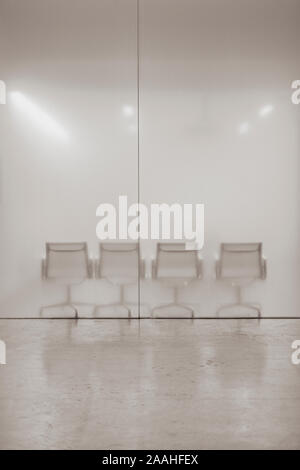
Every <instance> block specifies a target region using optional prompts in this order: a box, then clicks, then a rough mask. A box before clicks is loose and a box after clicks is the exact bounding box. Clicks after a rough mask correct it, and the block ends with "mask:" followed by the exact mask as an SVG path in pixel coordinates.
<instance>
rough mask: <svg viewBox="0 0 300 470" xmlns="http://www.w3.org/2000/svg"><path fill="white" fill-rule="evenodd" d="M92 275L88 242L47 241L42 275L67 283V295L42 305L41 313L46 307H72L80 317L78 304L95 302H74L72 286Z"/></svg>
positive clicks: (47, 278)
mask: <svg viewBox="0 0 300 470" xmlns="http://www.w3.org/2000/svg"><path fill="white" fill-rule="evenodd" d="M92 276H93V269H92V262H91V261H90V260H89V257H88V248H87V243H86V242H78V243H46V258H45V259H44V260H42V277H43V279H44V280H47V281H54V282H57V283H60V284H63V285H65V286H66V288H67V295H66V300H65V301H64V302H60V303H57V304H50V305H44V306H42V307H41V309H40V315H42V314H43V311H44V310H45V309H49V308H59V307H63V308H65V307H70V308H71V310H72V311H73V312H74V315H75V318H78V310H77V307H78V306H91V305H93V304H90V303H83V302H73V301H72V296H71V286H72V285H75V284H80V283H82V282H83V281H84V280H85V279H89V278H91V277H92ZM75 305H76V306H75Z"/></svg>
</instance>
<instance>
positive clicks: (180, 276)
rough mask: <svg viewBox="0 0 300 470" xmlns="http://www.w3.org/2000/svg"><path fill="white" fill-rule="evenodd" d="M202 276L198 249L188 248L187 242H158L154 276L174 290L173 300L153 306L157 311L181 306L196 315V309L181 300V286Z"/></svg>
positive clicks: (153, 270)
mask: <svg viewBox="0 0 300 470" xmlns="http://www.w3.org/2000/svg"><path fill="white" fill-rule="evenodd" d="M201 277H202V260H201V259H200V257H199V251H198V250H187V249H186V244H185V243H158V244H157V251H156V259H155V260H152V278H153V279H156V280H159V281H162V282H163V283H164V284H166V285H167V286H168V287H171V288H172V289H173V290H174V297H173V299H174V300H173V301H172V302H170V303H167V304H162V305H158V306H156V307H154V308H153V310H152V316H154V315H155V312H157V311H160V310H165V309H169V308H170V307H171V308H172V307H175V308H176V307H179V308H181V309H183V310H185V311H186V312H188V313H189V314H190V315H191V317H192V318H193V317H194V310H193V308H191V307H190V306H189V305H187V304H185V303H182V302H179V299H178V294H179V289H180V287H185V286H187V285H188V284H190V283H191V282H192V281H194V280H196V279H200V278H201Z"/></svg>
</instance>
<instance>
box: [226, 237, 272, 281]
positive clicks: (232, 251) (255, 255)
mask: <svg viewBox="0 0 300 470" xmlns="http://www.w3.org/2000/svg"><path fill="white" fill-rule="evenodd" d="M219 277H220V278H222V279H262V278H263V262H262V243H222V244H221V253H220V266H219Z"/></svg>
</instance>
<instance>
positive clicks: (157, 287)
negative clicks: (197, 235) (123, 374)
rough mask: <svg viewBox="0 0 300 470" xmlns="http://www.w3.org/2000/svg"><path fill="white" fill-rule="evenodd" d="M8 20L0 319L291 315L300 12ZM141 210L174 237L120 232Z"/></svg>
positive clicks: (180, 8)
mask: <svg viewBox="0 0 300 470" xmlns="http://www.w3.org/2000/svg"><path fill="white" fill-rule="evenodd" d="M0 8H1V15H0V18H1V20H0V21H1V27H0V73H1V76H0V80H2V81H3V82H4V83H5V84H6V104H5V105H0V135H1V152H0V157H1V168H0V170H1V173H0V178H1V179H0V183H1V189H0V191H1V196H0V221H1V235H0V236H1V243H0V250H1V263H0V273H1V274H0V276H1V279H0V281H1V285H0V316H1V317H2V318H4V317H8V318H14V317H18V318H20V317H26V318H31V317H34V318H35V317H38V318H53V317H55V318H65V317H67V318H75V317H78V318H159V317H164V318H178V317H179V318H204V317H212V318H215V317H224V316H230V317H249V316H250V317H259V316H261V317H293V316H299V306H300V305H299V304H300V297H299V294H298V283H299V278H300V276H299V274H300V273H299V264H298V260H299V255H300V252H299V250H300V248H299V242H298V233H299V210H298V206H299V168H298V159H299V116H300V107H298V106H296V105H295V104H293V102H292V100H291V96H292V92H293V90H292V88H291V83H292V82H293V80H296V79H297V78H299V76H298V75H299V66H300V64H299V54H298V52H297V45H298V44H299V39H300V38H299V35H300V33H299V27H298V24H297V18H298V16H299V13H300V8H299V2H297V1H295V0H276V1H275V2H274V1H273V0H260V1H258V0H257V1H253V0H244V1H242V2H241V1H238V0H226V1H220V0H201V1H198V0H151V1H150V0H139V1H138V0H125V1H124V0H116V1H114V2H112V1H111V0H100V1H97V0H86V1H84V2H83V1H82V0H76V1H74V0H63V1H61V0H60V1H58V0H44V1H43V2H39V1H37V0H24V1H22V2H17V1H12V0H1V2H0ZM136 203H142V204H143V205H144V206H145V207H146V208H148V212H149V213H151V205H153V204H159V205H165V208H167V211H168V210H169V211H170V214H169V215H170V220H171V223H170V224H169V227H170V234H169V236H168V234H167V236H162V233H161V232H160V233H159V236H155V237H152V239H151V232H150V231H148V234H147V235H148V236H144V235H143V236H142V233H141V231H140V233H139V236H138V237H133V239H129V240H125V238H126V237H124V233H123V235H122V233H121V236H120V231H121V232H122V227H123V229H124V230H127V228H128V227H126V224H125V226H123V225H122V223H123V222H124V220H123V219H122V215H121V214H123V215H124V217H125V215H126V214H127V212H126V211H127V209H128V208H129V207H130V205H131V204H136ZM105 204H106V205H105ZM107 204H109V205H110V206H109V207H108V206H107ZM174 204H177V205H179V206H180V207H181V208H182V209H183V207H184V204H192V205H193V210H194V208H195V205H197V204H204V214H205V216H204V245H203V247H202V245H201V243H200V244H197V243H194V242H193V241H188V243H187V240H186V239H185V238H184V236H183V237H182V239H179V237H177V238H176V237H175V236H174V231H172V229H173V228H174V220H173V219H172V217H173V209H174ZM125 206H126V207H127V209H126V207H125ZM140 210H141V208H140ZM136 214H137V213H136V207H133V208H132V212H131V213H130V214H129V217H128V219H127V218H126V223H127V222H129V223H130V221H132V220H133V219H134V216H136ZM108 215H109V217H112V219H109V217H108ZM105 216H107V217H108V218H107V219H106V223H105ZM121 219H122V220H123V221H121ZM109 220H110V221H112V220H115V221H116V227H115V231H114V228H113V225H110V222H109ZM101 221H102V222H101ZM148 222H149V224H151V222H152V220H150V219H149V220H148ZM124 223H125V222H124ZM120 227H121V228H120ZM124 227H125V228H124ZM137 227H138V226H137V224H135V229H136V230H137ZM132 228H133V227H132ZM140 230H141V228H140ZM104 232H105V233H106V234H109V239H107V240H103V239H102V240H99V236H100V238H101V236H102V238H104V237H103V233H104ZM114 235H115V236H114ZM100 242H101V247H100ZM221 244H225V245H222V247H221ZM228 253H229V254H230V255H229V254H228ZM241 253H242V257H241ZM265 259H266V261H265ZM258 304H259V305H258ZM223 307H224V308H223Z"/></svg>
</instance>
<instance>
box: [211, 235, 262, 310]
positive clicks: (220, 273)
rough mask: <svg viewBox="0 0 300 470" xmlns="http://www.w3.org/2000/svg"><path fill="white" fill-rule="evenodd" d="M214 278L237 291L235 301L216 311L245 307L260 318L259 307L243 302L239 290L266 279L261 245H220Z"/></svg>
mask: <svg viewBox="0 0 300 470" xmlns="http://www.w3.org/2000/svg"><path fill="white" fill-rule="evenodd" d="M216 278H217V279H218V280H222V281H226V282H229V283H230V284H231V285H232V286H233V287H236V290H237V301H236V302H234V303H230V304H226V305H222V306H220V307H219V309H218V310H217V314H219V313H220V312H221V311H222V310H225V309H230V308H234V307H246V308H247V309H249V310H254V311H255V312H256V313H257V315H258V317H260V316H261V307H260V305H258V304H255V303H249V302H243V301H242V296H241V289H242V287H243V286H246V285H249V284H251V283H252V282H253V281H255V280H258V279H266V260H265V258H264V257H263V254H262V243H222V244H221V250H220V259H219V260H217V263H216Z"/></svg>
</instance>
